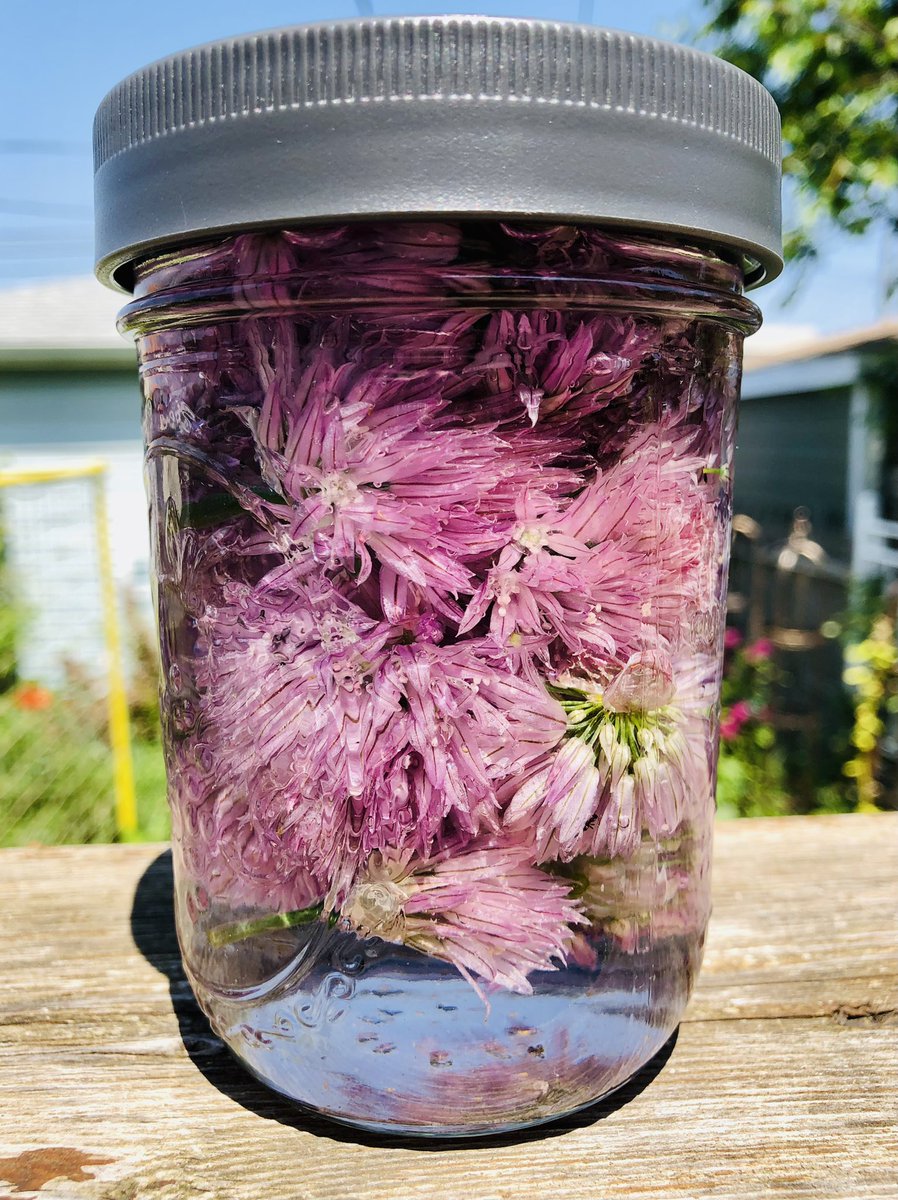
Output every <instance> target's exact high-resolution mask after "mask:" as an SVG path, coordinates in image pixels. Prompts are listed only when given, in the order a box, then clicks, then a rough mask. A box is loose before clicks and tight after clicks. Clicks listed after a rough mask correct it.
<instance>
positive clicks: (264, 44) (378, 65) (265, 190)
mask: <svg viewBox="0 0 898 1200" xmlns="http://www.w3.org/2000/svg"><path fill="white" fill-rule="evenodd" d="M780 158H781V146H780V127H779V114H778V113H777V109H776V105H775V104H774V102H773V99H772V97H771V96H770V94H769V93H768V92H767V91H766V90H765V89H764V88H763V87H762V86H761V85H760V84H759V83H757V82H756V81H755V80H754V79H752V78H751V77H750V76H748V75H746V74H745V73H744V72H742V71H740V70H739V69H738V68H736V67H733V66H731V65H729V64H728V63H725V62H723V61H722V60H720V59H718V58H714V57H713V56H712V55H709V54H703V53H701V52H699V51H696V50H690V49H686V48H685V47H682V46H676V45H673V44H671V43H668V42H662V41H657V40H655V39H653V38H645V37H636V36H634V35H632V34H628V33H620V32H616V31H613V30H607V29H598V28H595V27H592V26H585V25H570V24H559V23H556V22H553V21H530V20H513V19H494V18H487V17H464V16H461V17H452V16H442V17H400V18H382V19H380V18H363V19H358V20H350V21H336V22H327V23H321V24H313V25H297V26H293V27H290V28H286V29H275V30H270V31H267V32H263V33H257V34H251V35H248V36H246V37H239V38H232V39H228V40H225V41H220V42H213V43H210V44H209V45H206V46H200V47H198V48H196V49H193V50H185V51H183V52H182V53H180V54H174V55H172V56H171V57H169V58H165V59H162V60H160V61H159V62H156V63H153V64H151V65H150V66H148V67H144V68H143V69H142V70H140V71H136V72H135V73H134V74H133V75H129V76H128V77H127V78H126V79H124V80H123V81H122V82H121V83H119V84H118V85H117V86H116V87H114V88H113V89H112V91H111V92H110V93H109V94H108V95H107V96H106V97H105V99H104V100H103V102H102V104H101V105H100V107H99V110H98V111H97V115H96V120H95V124H94V163H95V195H96V271H97V274H98V276H99V277H100V278H101V279H102V280H103V281H104V282H106V283H110V284H113V285H117V286H119V287H123V288H126V289H127V288H128V287H129V286H130V278H131V266H132V265H133V263H134V262H135V261H137V260H139V259H140V258H142V257H144V256H146V255H147V254H148V253H151V252H153V251H155V250H158V249H159V248H160V247H167V246H176V245H178V244H183V243H185V242H189V241H191V240H196V238H197V237H206V236H214V235H216V234H221V233H224V232H227V231H233V230H235V229H252V228H264V227H272V226H274V227H277V226H285V227H289V226H290V225H296V224H298V223H303V222H311V221H336V220H351V219H360V218H369V219H374V218H378V219H382V218H389V217H393V216H400V215H401V216H403V217H429V216H435V215H439V216H450V215H451V216H462V217H464V216H467V217H511V218H527V219H530V220H547V221H551V222H558V221H561V220H564V221H578V222H591V223H597V224H602V225H607V226H615V225H616V226H626V227H628V228H631V229H642V230H653V231H657V232H661V233H673V234H678V235H683V236H686V237H689V238H693V239H699V240H701V241H703V242H706V243H709V244H712V245H714V246H717V247H719V248H721V249H724V250H730V251H735V252H738V253H740V254H741V255H742V256H743V257H744V259H745V262H746V271H747V279H748V282H749V283H753V284H756V283H761V282H765V281H767V280H769V279H772V278H774V277H775V276H776V275H778V274H779V272H780V270H781V268H782V257H781V254H782V251H781V232H780Z"/></svg>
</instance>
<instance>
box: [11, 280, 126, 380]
mask: <svg viewBox="0 0 898 1200" xmlns="http://www.w3.org/2000/svg"><path fill="white" fill-rule="evenodd" d="M121 307H122V296H121V295H120V294H118V293H116V292H111V291H109V290H108V289H107V288H104V287H103V286H102V285H101V284H99V283H98V282H97V281H96V280H95V279H94V278H93V277H92V276H90V275H87V276H83V277H82V276H77V277H75V278H72V279H59V280H54V281H52V282H49V283H36V284H27V285H22V286H19V287H13V288H5V289H3V290H2V291H0V366H3V367H5V368H6V369H15V368H29V367H30V368H34V367H72V366H76V365H83V366H85V367H89V366H97V367H117V366H121V367H129V366H133V362H134V348H133V344H132V343H131V342H130V339H126V338H124V337H122V336H121V334H119V333H118V332H117V330H116V328H115V319H116V314H117V313H118V311H119V309H120V308H121Z"/></svg>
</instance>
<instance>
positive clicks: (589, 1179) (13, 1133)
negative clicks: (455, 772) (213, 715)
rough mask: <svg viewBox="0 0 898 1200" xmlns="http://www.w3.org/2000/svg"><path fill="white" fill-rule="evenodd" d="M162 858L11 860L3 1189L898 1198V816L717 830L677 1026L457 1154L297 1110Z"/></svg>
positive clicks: (0, 1088) (1, 1025) (322, 1195)
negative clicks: (245, 1042)
mask: <svg viewBox="0 0 898 1200" xmlns="http://www.w3.org/2000/svg"><path fill="white" fill-rule="evenodd" d="M162 851H163V848H162V847H158V846H157V847H150V846H139V847H138V846H115V847H70V848H54V849H25V850H9V851H3V852H2V853H0V968H2V969H0V1097H2V1099H0V1111H2V1114H3V1120H2V1122H0V1200H6V1198H7V1197H11V1196H15V1197H16V1198H17V1200H20V1198H22V1200H24V1198H26V1197H27V1198H35V1197H36V1198H38V1200H143V1198H144V1197H146V1198H147V1200H431V1198H434V1200H519V1198H520V1200H530V1197H543V1196H549V1197H552V1200H613V1198H616V1197H628V1198H629V1200H660V1198H661V1197H664V1198H665V1200H701V1198H703V1197H714V1198H715V1200H754V1198H760V1197H785V1196H788V1197H809V1198H810V1197H814V1198H818V1200H830V1198H833V1200H835V1198H845V1200H861V1198H866V1197H875V1198H883V1200H885V1198H888V1200H895V1197H896V1196H898V1167H896V1151H895V1146H896V1137H895V1134H896V1098H895V1097H896V1090H898V946H896V943H898V934H896V909H898V882H896V880H898V816H896V815H881V816H877V815H872V816H833V817H800V818H782V819H779V820H762V821H752V822H736V823H731V824H721V825H719V827H718V830H717V842H716V850H715V875H714V917H713V921H712V928H711V933H710V936H709V942H708V948H707V953H706V958H705V965H704V968H703V971H702V975H701V977H700V981H699V985H698V988H697V990H696V993H695V996H694V997H693V1000H692V1002H691V1004H690V1007H689V1009H688V1011H687V1014H686V1018H685V1020H684V1022H683V1025H682V1026H681V1029H680V1032H679V1036H678V1038H677V1040H676V1043H675V1045H674V1046H673V1048H672V1049H669V1050H668V1052H667V1055H666V1057H664V1056H662V1058H661V1059H659V1060H656V1061H655V1062H654V1063H652V1064H650V1065H649V1066H648V1067H647V1068H646V1069H645V1070H644V1071H643V1072H642V1073H641V1074H640V1075H639V1076H638V1077H637V1078H636V1079H635V1080H633V1081H631V1083H630V1084H629V1085H627V1087H626V1088H624V1089H623V1090H622V1092H619V1093H617V1095H616V1096H615V1097H613V1098H611V1099H610V1100H608V1101H606V1102H605V1103H604V1104H603V1105H599V1106H597V1107H596V1108H595V1109H593V1110H592V1111H591V1112H590V1113H588V1114H582V1115H581V1116H579V1117H576V1118H572V1119H569V1120H567V1121H566V1122H562V1123H560V1124H559V1125H557V1126H553V1127H551V1128H547V1129H544V1130H542V1131H534V1132H531V1133H529V1134H526V1135H516V1136H511V1135H509V1136H506V1137H502V1138H499V1139H494V1140H492V1141H490V1142H489V1143H486V1142H480V1143H477V1142H471V1143H464V1144H462V1143H457V1144H455V1145H452V1146H449V1147H448V1148H447V1147H446V1146H445V1144H444V1146H443V1147H442V1148H439V1149H430V1148H427V1147H426V1146H419V1145H413V1144H409V1143H404V1144H403V1143H401V1142H397V1141H395V1140H394V1141H392V1142H388V1141H386V1140H385V1139H379V1138H375V1137H370V1138H365V1137H362V1136H360V1135H356V1134H354V1133H352V1132H351V1131H348V1130H346V1131H344V1130H341V1129H340V1128H339V1127H338V1126H331V1125H327V1124H326V1123H325V1122H322V1121H318V1120H317V1119H315V1118H313V1117H307V1116H305V1115H302V1114H299V1113H298V1112H297V1111H296V1110H294V1109H292V1108H290V1107H289V1106H287V1105H286V1104H284V1103H283V1102H282V1101H280V1100H279V1099H278V1098H277V1097H276V1096H274V1095H273V1094H271V1093H269V1092H268V1091H266V1089H264V1088H263V1087H261V1086H260V1085H259V1084H257V1083H255V1082H254V1081H253V1080H252V1079H251V1078H249V1077H248V1076H247V1075H246V1074H245V1073H244V1072H243V1071H242V1069H241V1068H240V1067H239V1066H238V1065H237V1064H236V1063H235V1062H233V1061H232V1059H231V1058H230V1056H229V1055H228V1054H227V1053H226V1052H225V1051H224V1050H223V1048H222V1045H221V1043H220V1042H219V1041H218V1040H217V1039H216V1038H215V1037H214V1036H213V1035H212V1034H211V1032H210V1030H209V1028H208V1026H207V1025H206V1023H205V1021H204V1019H203V1018H202V1016H201V1015H200V1013H199V1012H198V1010H197V1009H196V1006H195V1004H194V1003H193V1000H192V997H191V995H190V991H189V988H188V987H187V985H186V983H185V982H184V978H183V975H182V974H181V971H180V967H179V962H178V954H177V946H176V944H175V941H174V935H173V931H172V928H171V906H170V903H169V902H168V899H167V889H168V887H169V886H170V883H169V876H168V869H167V862H166V860H165V859H164V858H161V857H160V856H161V854H162Z"/></svg>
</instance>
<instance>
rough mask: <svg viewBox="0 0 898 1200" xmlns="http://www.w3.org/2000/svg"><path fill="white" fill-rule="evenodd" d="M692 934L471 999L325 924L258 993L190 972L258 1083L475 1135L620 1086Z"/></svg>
mask: <svg viewBox="0 0 898 1200" xmlns="http://www.w3.org/2000/svg"><path fill="white" fill-rule="evenodd" d="M702 941H703V938H702V937H701V935H690V936H677V937H666V938H658V939H655V940H653V941H650V942H645V941H643V942H642V943H641V945H640V947H639V948H638V949H636V950H632V949H629V950H625V949H624V948H622V947H621V946H620V945H619V944H618V943H617V942H615V941H614V940H613V939H609V938H605V937H599V938H596V939H594V940H593V942H592V947H591V948H592V950H593V953H594V956H595V959H596V961H597V963H598V965H597V966H596V967H594V968H592V969H590V970H589V971H586V970H584V969H583V968H578V967H576V966H575V967H570V966H569V967H567V968H565V969H563V970H559V971H555V972H544V973H538V974H535V975H533V976H531V982H532V983H533V985H534V993H533V995H530V996H523V995H518V994H516V993H513V992H509V991H506V990H502V991H496V992H493V993H492V994H489V995H487V996H485V997H481V996H479V995H478V994H477V992H476V991H475V990H474V989H473V988H472V987H471V985H470V984H469V983H468V982H466V981H465V980H464V979H463V978H462V977H461V976H460V975H459V974H458V973H457V972H456V971H455V970H454V969H453V968H451V967H448V966H444V965H443V964H439V963H434V960H432V959H429V958H425V957H424V956H423V955H420V954H417V953H416V952H414V951H409V950H407V949H405V948H402V947H398V946H393V945H391V944H388V943H379V944H374V945H373V946H372V944H371V942H370V941H368V942H361V941H359V940H358V939H356V938H354V937H347V935H339V934H335V935H334V938H333V940H332V943H331V944H329V945H328V944H325V946H324V947H320V946H319V947H318V948H317V952H316V953H315V956H314V959H315V961H314V963H309V962H306V963H305V964H303V969H302V970H301V971H300V974H301V979H300V980H299V981H298V982H297V981H296V980H294V981H293V982H292V983H290V984H289V985H288V986H287V987H286V988H285V987H284V982H283V981H284V979H285V973H284V972H283V971H281V972H279V975H278V980H279V982H278V984H277V985H276V986H275V987H273V988H272V990H271V992H270V993H269V994H267V995H260V994H259V993H260V991H262V990H263V989H254V991H253V993H252V996H251V997H249V996H247V997H246V998H245V999H244V998H238V997H236V996H234V995H231V996H224V995H221V994H215V993H213V992H211V991H210V990H209V989H208V988H204V987H203V986H202V985H200V984H199V983H198V981H195V980H192V982H193V983H194V990H195V991H196V993H197V996H198V998H199V1000H200V1003H201V1005H202V1007H203V1008H204V1010H205V1011H206V1013H207V1014H208V1015H209V1017H210V1019H211V1021H212V1025H213V1028H214V1029H215V1031H216V1033H217V1034H218V1035H219V1036H220V1037H221V1038H222V1039H223V1040H224V1042H225V1043H226V1045H227V1046H228V1047H229V1048H230V1049H231V1051H232V1052H233V1053H234V1054H235V1055H236V1056H237V1058H238V1059H239V1060H240V1062H241V1063H242V1065H243V1066H245V1067H246V1068H247V1069H248V1070H249V1071H250V1072H251V1074H253V1075H254V1076H256V1078H258V1079H259V1080H260V1081H261V1082H263V1083H264V1084H266V1085H267V1086H268V1087H270V1088H272V1089H274V1090H275V1091H277V1092H278V1093H280V1094H281V1095H282V1096H284V1097H285V1098H287V1099H288V1100H290V1101H293V1102H295V1103H297V1104H298V1105H300V1106H301V1107H302V1108H303V1109H305V1110H312V1111H314V1112H316V1113H318V1114H320V1115H321V1116H323V1117H326V1118H328V1119H330V1120H334V1121H337V1122H339V1123H340V1124H342V1125H348V1126H351V1127H354V1128H357V1129H360V1130H364V1131H367V1132H370V1133H378V1134H388V1135H402V1136H411V1137H422V1138H447V1137H448V1138H451V1137H472V1136H487V1135H489V1134H496V1133H508V1132H513V1131H515V1130H521V1129H526V1128H528V1127H530V1126H534V1125H540V1124H545V1123H547V1122H550V1121H555V1120H558V1119H560V1118H562V1117H564V1116H568V1115H570V1114H572V1113H575V1112H577V1111H579V1110H581V1109H583V1108H586V1107H588V1106H589V1105H591V1104H594V1103H595V1102H596V1101H597V1100H600V1099H602V1098H603V1097H605V1096H607V1095H608V1094H609V1093H610V1092H612V1091H614V1090H616V1089H617V1088H619V1087H621V1086H622V1085H623V1084H624V1083H626V1082H627V1080H628V1079H630V1078H631V1077H632V1076H633V1075H634V1074H635V1073H636V1072H637V1071H638V1070H639V1069H640V1068H641V1067H643V1066H644V1065H645V1064H646V1063H647V1062H648V1061H649V1060H650V1059H651V1058H653V1057H654V1056H655V1055H656V1054H657V1053H658V1052H659V1051H660V1050H661V1049H662V1047H663V1046H664V1044H665V1042H667V1040H668V1039H669V1037H670V1036H671V1034H672V1033H673V1031H674V1029H675V1028H676V1026H677V1024H678V1023H679V1020H680V1017H681V1015H682V1012H683V1009H684V1008H685V1005H686V1001H687V999H688V995H689V992H690V991H691V986H692V981H693V979H694V977H695V974H696V972H697V970H698V966H699V962H700V958H701V950H702Z"/></svg>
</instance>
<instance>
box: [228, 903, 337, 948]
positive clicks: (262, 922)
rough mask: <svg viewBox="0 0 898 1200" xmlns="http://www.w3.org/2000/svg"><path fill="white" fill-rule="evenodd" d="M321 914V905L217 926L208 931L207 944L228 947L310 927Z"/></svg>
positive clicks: (333, 915)
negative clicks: (247, 940)
mask: <svg viewBox="0 0 898 1200" xmlns="http://www.w3.org/2000/svg"><path fill="white" fill-rule="evenodd" d="M323 912H324V905H323V904H313V905H311V906H310V907H309V908H296V909H293V911H292V912H282V913H271V914H270V915H269V916H267V917H255V918H254V919H253V920H251V921H234V922H233V923H232V924H230V925H219V926H217V928H215V929H210V930H209V934H208V937H209V944H210V945H211V946H230V945H232V944H233V943H234V942H242V941H245V940H246V939H247V938H251V937H256V935H257V934H260V933H272V932H273V931H274V930H276V929H294V928H295V927H296V926H297V925H311V924H312V922H313V921H317V920H318V918H319V917H320V916H321V915H322V913H323ZM332 917H333V920H336V914H332ZM331 924H333V921H331Z"/></svg>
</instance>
